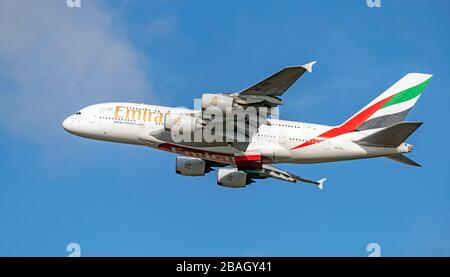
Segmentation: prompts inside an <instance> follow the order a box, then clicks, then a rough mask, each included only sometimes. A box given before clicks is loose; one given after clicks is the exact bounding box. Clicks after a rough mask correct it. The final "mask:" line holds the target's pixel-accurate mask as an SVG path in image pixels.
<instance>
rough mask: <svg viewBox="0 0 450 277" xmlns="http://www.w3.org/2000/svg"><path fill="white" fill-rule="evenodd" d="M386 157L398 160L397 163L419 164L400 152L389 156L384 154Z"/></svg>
mask: <svg viewBox="0 0 450 277" xmlns="http://www.w3.org/2000/svg"><path fill="white" fill-rule="evenodd" d="M386 158H388V159H390V160H393V161H396V162H399V163H403V164H407V165H412V166H421V165H420V164H418V163H416V162H415V161H413V160H411V159H410V158H408V157H406V156H404V155H402V154H394V155H389V156H386Z"/></svg>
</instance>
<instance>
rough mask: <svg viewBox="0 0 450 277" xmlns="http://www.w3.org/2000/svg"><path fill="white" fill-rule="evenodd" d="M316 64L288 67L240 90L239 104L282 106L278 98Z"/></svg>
mask: <svg viewBox="0 0 450 277" xmlns="http://www.w3.org/2000/svg"><path fill="white" fill-rule="evenodd" d="M315 63H316V62H310V63H308V64H305V65H300V66H289V67H286V68H284V69H282V70H281V71H279V72H277V73H275V74H273V75H272V76H270V77H268V78H266V79H264V80H262V81H261V82H259V83H257V84H255V85H253V86H251V87H249V88H247V89H245V90H242V91H241V92H239V93H238V96H239V98H240V99H241V103H242V104H244V105H252V104H254V105H255V106H268V107H275V106H278V105H281V104H282V101H281V99H280V98H279V96H281V95H283V93H284V92H285V91H286V90H288V89H289V87H291V86H292V84H294V83H295V81H297V79H298V78H300V76H302V75H303V73H305V72H306V71H308V72H312V66H313V65H314V64H315Z"/></svg>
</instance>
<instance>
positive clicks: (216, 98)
mask: <svg viewBox="0 0 450 277" xmlns="http://www.w3.org/2000/svg"><path fill="white" fill-rule="evenodd" d="M233 106H234V98H233V97H231V96H227V95H224V94H220V93H204V94H203V95H202V109H203V110H206V109H208V108H210V107H215V108H219V109H220V110H221V111H222V112H226V110H227V108H232V107H233Z"/></svg>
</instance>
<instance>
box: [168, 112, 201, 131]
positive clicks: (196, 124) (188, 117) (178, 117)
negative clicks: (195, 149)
mask: <svg viewBox="0 0 450 277" xmlns="http://www.w3.org/2000/svg"><path fill="white" fill-rule="evenodd" d="M201 128H202V120H201V118H200V117H199V116H198V115H197V114H193V113H192V114H171V113H167V114H166V115H165V117H164V129H166V130H167V131H170V130H179V131H181V132H194V131H195V130H197V129H201Z"/></svg>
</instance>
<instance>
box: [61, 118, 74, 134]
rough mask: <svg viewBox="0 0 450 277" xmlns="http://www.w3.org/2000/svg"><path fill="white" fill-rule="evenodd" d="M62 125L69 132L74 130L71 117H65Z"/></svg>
mask: <svg viewBox="0 0 450 277" xmlns="http://www.w3.org/2000/svg"><path fill="white" fill-rule="evenodd" d="M62 126H63V128H64V130H66V131H67V132H69V133H70V132H71V131H73V123H72V120H71V119H70V117H68V118H66V119H64V121H63V123H62Z"/></svg>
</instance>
